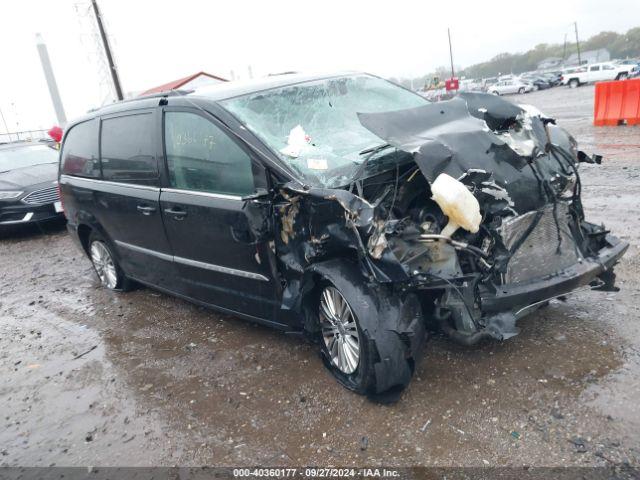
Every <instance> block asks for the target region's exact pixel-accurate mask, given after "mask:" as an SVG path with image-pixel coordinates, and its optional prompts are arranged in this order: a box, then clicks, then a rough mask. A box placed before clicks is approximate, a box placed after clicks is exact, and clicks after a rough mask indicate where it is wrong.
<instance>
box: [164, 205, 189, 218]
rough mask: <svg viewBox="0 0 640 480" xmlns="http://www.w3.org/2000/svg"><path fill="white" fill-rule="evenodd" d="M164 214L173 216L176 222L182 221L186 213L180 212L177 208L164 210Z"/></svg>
mask: <svg viewBox="0 0 640 480" xmlns="http://www.w3.org/2000/svg"><path fill="white" fill-rule="evenodd" d="M164 213H166V214H167V215H173V217H174V218H175V219H176V220H182V219H183V218H184V217H186V216H187V212H186V211H185V210H180V209H179V208H172V207H170V208H165V209H164Z"/></svg>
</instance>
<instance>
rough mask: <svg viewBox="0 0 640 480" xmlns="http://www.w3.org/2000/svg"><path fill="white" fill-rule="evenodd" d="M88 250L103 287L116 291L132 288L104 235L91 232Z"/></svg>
mask: <svg viewBox="0 0 640 480" xmlns="http://www.w3.org/2000/svg"><path fill="white" fill-rule="evenodd" d="M87 250H88V252H87V253H88V254H89V259H90V260H91V263H92V265H93V269H94V270H95V272H96V275H97V276H98V280H99V281H100V283H101V284H102V286H103V287H105V288H107V289H109V290H116V291H126V290H129V289H130V288H131V282H130V280H129V279H128V278H127V277H126V276H125V274H124V272H123V271H122V268H121V267H120V264H119V263H118V260H117V259H116V257H115V255H114V254H113V250H112V248H111V247H110V246H109V243H108V242H107V241H106V240H105V239H104V237H102V235H100V234H99V233H97V232H96V231H93V232H91V235H90V236H89V244H88V248H87Z"/></svg>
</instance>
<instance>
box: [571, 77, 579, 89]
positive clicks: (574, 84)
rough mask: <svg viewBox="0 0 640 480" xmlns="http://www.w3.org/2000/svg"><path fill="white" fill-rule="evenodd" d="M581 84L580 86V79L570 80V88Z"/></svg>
mask: <svg viewBox="0 0 640 480" xmlns="http://www.w3.org/2000/svg"><path fill="white" fill-rule="evenodd" d="M579 86H580V80H578V79H577V78H572V79H571V80H569V87H570V88H578V87H579Z"/></svg>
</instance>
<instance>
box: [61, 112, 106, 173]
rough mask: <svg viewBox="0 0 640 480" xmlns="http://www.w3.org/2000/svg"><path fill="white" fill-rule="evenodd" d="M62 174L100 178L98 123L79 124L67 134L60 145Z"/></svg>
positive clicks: (93, 121)
mask: <svg viewBox="0 0 640 480" xmlns="http://www.w3.org/2000/svg"><path fill="white" fill-rule="evenodd" d="M61 158H62V173H63V174H65V175H76V176H78V177H90V178H99V177H100V161H99V160H98V121H97V120H96V119H94V120H88V121H86V122H82V123H79V124H77V125H75V126H74V127H72V128H71V130H69V131H68V132H67V135H66V137H65V140H64V143H63V145H62V154H61Z"/></svg>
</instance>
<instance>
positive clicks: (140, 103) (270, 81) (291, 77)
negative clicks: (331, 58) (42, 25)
mask: <svg viewBox="0 0 640 480" xmlns="http://www.w3.org/2000/svg"><path fill="white" fill-rule="evenodd" d="M357 74H363V72H355V71H349V72H340V73H325V74H317V73H316V74H301V73H287V74H281V75H272V76H269V77H263V78H257V79H252V80H241V81H232V82H223V83H219V84H215V85H209V86H206V87H201V88H199V89H197V90H195V91H194V90H190V91H189V90H170V91H167V92H162V93H159V94H152V95H146V96H142V97H138V98H132V99H127V100H123V101H121V102H116V103H113V104H110V105H105V106H104V107H100V108H96V109H94V110H90V111H89V112H87V114H86V115H84V116H82V117H80V118H76V119H74V120H73V121H72V122H70V123H69V125H68V126H67V130H68V129H69V128H70V127H72V126H73V125H75V124H77V123H80V122H83V121H85V120H89V119H91V118H95V117H96V116H98V115H108V114H111V113H118V112H124V111H127V110H135V109H139V108H146V107H155V106H157V105H158V99H159V98H161V97H174V96H184V95H188V96H197V97H200V98H203V99H206V100H210V101H213V102H216V101H220V100H226V99H228V98H233V97H237V96H240V95H245V94H249V93H254V92H261V91H264V90H270V89H272V88H280V87H285V86H288V85H295V84H297V83H304V82H312V81H314V80H324V79H327V78H336V77H342V76H346V75H357Z"/></svg>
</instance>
